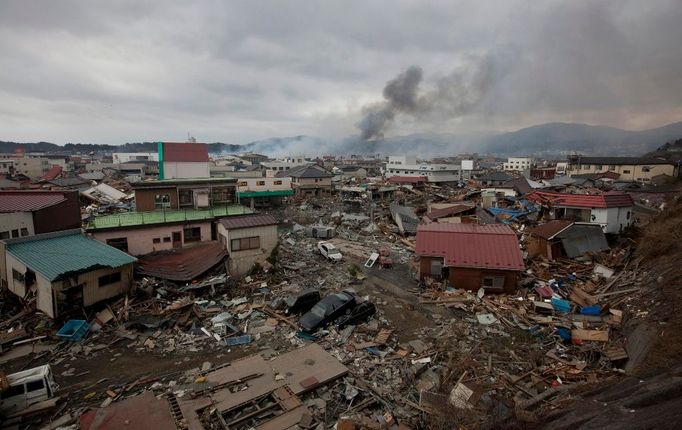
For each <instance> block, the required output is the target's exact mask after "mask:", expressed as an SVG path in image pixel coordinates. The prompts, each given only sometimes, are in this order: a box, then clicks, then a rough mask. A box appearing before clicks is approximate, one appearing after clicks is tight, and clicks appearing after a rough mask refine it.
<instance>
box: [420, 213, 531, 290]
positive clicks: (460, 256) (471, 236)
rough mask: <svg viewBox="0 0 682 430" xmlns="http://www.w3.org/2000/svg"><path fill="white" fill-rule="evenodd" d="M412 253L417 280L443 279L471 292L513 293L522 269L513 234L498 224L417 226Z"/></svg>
mask: <svg viewBox="0 0 682 430" xmlns="http://www.w3.org/2000/svg"><path fill="white" fill-rule="evenodd" d="M416 254H417V255H418V256H419V276H420V278H421V279H424V278H425V277H434V278H438V279H441V278H442V279H447V280H448V281H449V282H450V284H451V285H452V286H454V287H455V288H464V289H467V290H471V291H478V290H479V289H480V288H483V289H484V290H485V291H486V293H514V292H515V291H516V288H517V286H518V282H519V278H520V274H521V272H522V271H523V270H524V269H525V265H524V263H523V255H522V254H521V249H520V248H519V241H518V239H517V237H516V233H514V231H513V230H512V229H511V228H510V227H509V226H506V225H500V224H496V225H478V224H453V223H435V222H433V223H429V224H421V225H419V227H418V228H417V244H416Z"/></svg>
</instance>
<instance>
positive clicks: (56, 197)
mask: <svg viewBox="0 0 682 430" xmlns="http://www.w3.org/2000/svg"><path fill="white" fill-rule="evenodd" d="M65 200H66V198H65V197H64V194H63V193H60V192H53V191H0V213H10V212H33V211H37V210H38V209H43V208H46V207H48V206H52V205H56V204H57V203H61V202H63V201H65Z"/></svg>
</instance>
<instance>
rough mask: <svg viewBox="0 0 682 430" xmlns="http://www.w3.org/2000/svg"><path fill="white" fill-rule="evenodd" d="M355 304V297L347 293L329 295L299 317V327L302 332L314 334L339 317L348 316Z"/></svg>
mask: <svg viewBox="0 0 682 430" xmlns="http://www.w3.org/2000/svg"><path fill="white" fill-rule="evenodd" d="M356 303H357V301H356V299H355V295H354V294H353V293H351V292H349V291H342V292H340V293H335V294H330V295H328V296H327V297H325V298H324V299H322V300H320V301H319V302H318V303H317V304H316V305H315V306H313V307H312V309H310V311H308V312H307V313H305V314H304V315H303V316H302V317H301V319H300V320H299V322H298V324H299V327H300V328H301V330H303V331H304V332H307V333H314V332H315V331H317V329H319V328H322V327H326V326H328V325H329V324H331V323H333V322H334V321H336V320H337V319H339V318H340V317H342V316H346V315H349V314H350V313H351V311H352V310H353V309H354V308H355V306H356Z"/></svg>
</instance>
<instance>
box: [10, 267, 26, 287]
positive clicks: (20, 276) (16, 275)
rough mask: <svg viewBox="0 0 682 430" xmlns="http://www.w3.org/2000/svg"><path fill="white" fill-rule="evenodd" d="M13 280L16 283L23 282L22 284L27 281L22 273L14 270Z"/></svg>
mask: <svg viewBox="0 0 682 430" xmlns="http://www.w3.org/2000/svg"><path fill="white" fill-rule="evenodd" d="M12 278H13V279H14V280H15V281H19V282H21V283H22V284H23V283H24V279H25V277H24V274H23V273H21V272H20V271H18V270H17V269H12Z"/></svg>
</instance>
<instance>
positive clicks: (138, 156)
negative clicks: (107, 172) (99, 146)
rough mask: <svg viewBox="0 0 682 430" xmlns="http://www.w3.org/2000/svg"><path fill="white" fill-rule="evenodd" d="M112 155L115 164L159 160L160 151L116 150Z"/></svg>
mask: <svg viewBox="0 0 682 430" xmlns="http://www.w3.org/2000/svg"><path fill="white" fill-rule="evenodd" d="M111 157H112V160H113V162H114V164H120V163H127V162H129V161H157V162H158V161H159V153H158V152H114V153H113V154H111Z"/></svg>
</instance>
